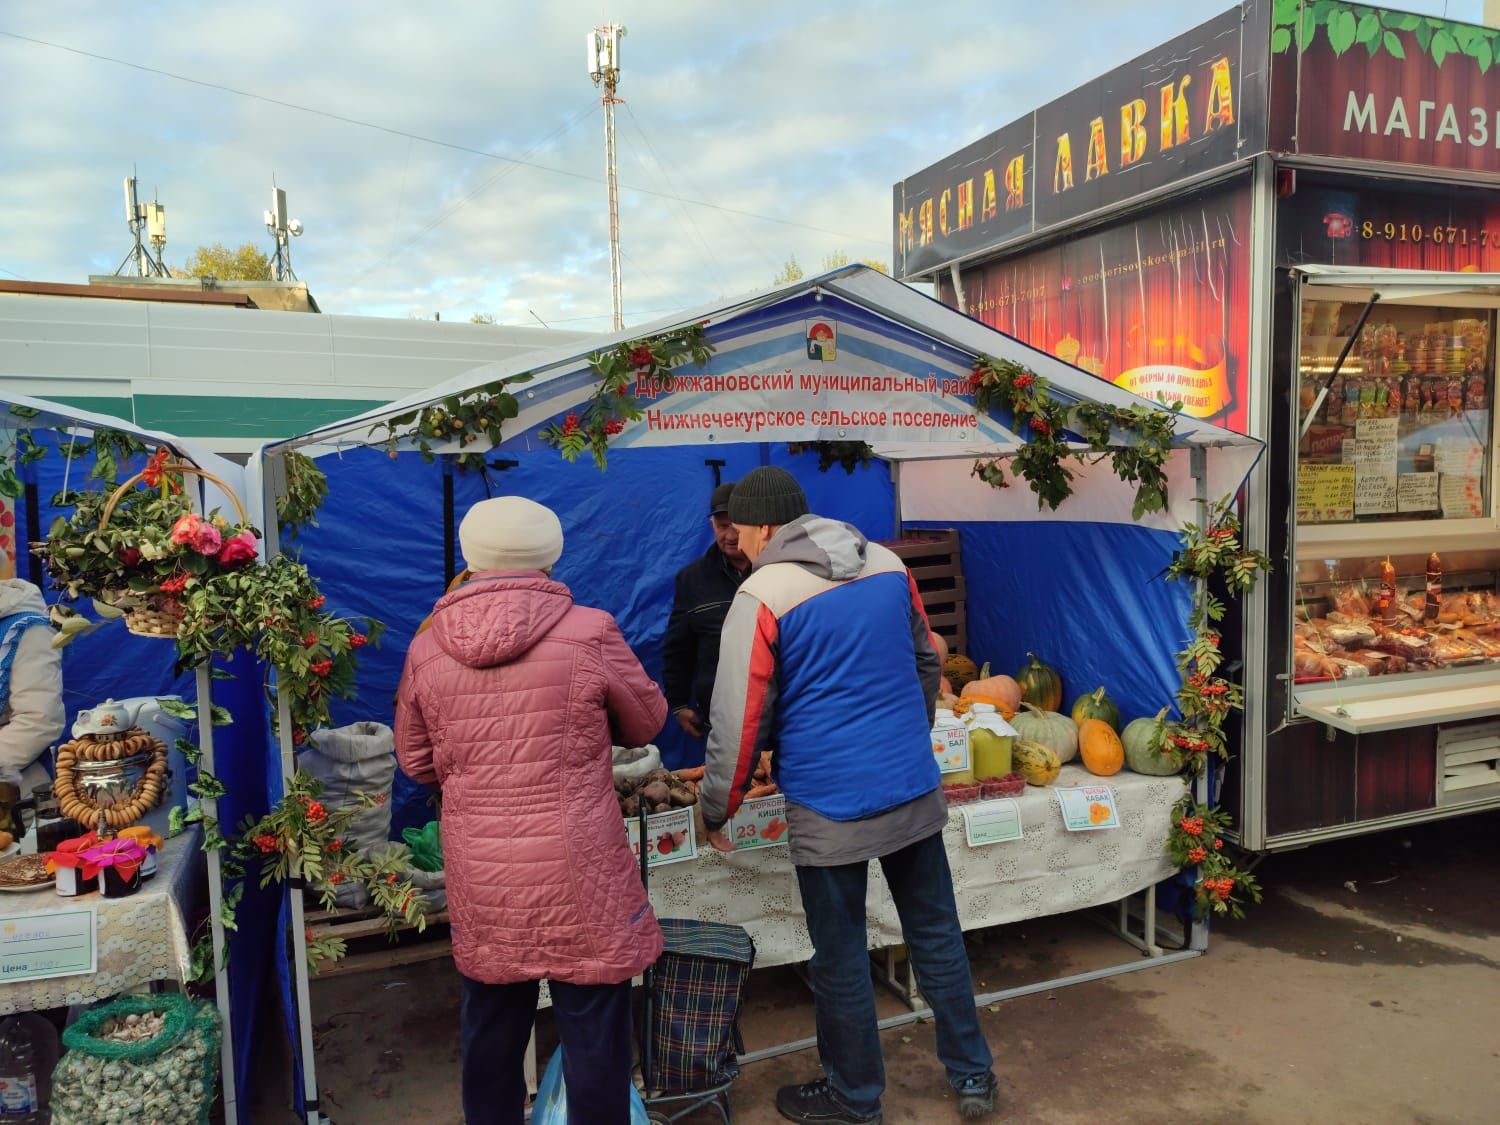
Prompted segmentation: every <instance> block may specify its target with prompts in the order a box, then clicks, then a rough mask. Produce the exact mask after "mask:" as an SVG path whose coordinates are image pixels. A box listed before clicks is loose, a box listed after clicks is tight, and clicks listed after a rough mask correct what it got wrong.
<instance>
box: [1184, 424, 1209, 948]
mask: <svg viewBox="0 0 1500 1125" xmlns="http://www.w3.org/2000/svg"><path fill="white" fill-rule="evenodd" d="M1192 470H1193V484H1194V486H1195V488H1196V490H1197V501H1198V526H1199V527H1207V526H1208V514H1209V507H1208V505H1209V500H1208V450H1206V449H1204V448H1202V447H1201V446H1194V447H1193V452H1192ZM1193 598H1194V600H1195V601H1196V603H1197V604H1198V605H1199V606H1202V605H1205V604H1206V600H1207V598H1208V579H1207V578H1201V577H1200V578H1199V579H1198V581H1197V582H1195V583H1194V584H1193ZM1209 769H1210V767H1209V765H1208V764H1207V763H1205V764H1204V768H1203V769H1202V770H1201V771H1200V772H1199V774H1198V776H1197V777H1195V778H1193V800H1195V801H1197V802H1198V803H1199V804H1200V805H1203V804H1207V803H1208V797H1209V793H1208V771H1209ZM1188 949H1190V950H1191V951H1193V952H1194V953H1206V952H1207V951H1208V919H1207V918H1204V919H1203V920H1202V921H1201V922H1196V923H1195V922H1189V923H1188Z"/></svg>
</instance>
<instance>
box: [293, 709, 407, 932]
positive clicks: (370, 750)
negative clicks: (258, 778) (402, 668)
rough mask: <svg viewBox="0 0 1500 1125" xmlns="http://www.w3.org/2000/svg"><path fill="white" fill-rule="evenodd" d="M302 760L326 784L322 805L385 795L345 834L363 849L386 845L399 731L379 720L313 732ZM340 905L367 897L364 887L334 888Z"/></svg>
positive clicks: (343, 805) (355, 904)
mask: <svg viewBox="0 0 1500 1125" xmlns="http://www.w3.org/2000/svg"><path fill="white" fill-rule="evenodd" d="M308 741H309V742H310V744H311V748H310V749H308V750H304V751H303V752H302V754H301V755H300V757H299V758H298V765H300V766H301V767H302V768H303V769H305V770H307V772H308V773H310V774H312V775H313V776H314V777H316V778H317V779H318V780H319V781H321V782H322V783H323V796H322V798H321V800H322V802H323V806H324V807H325V808H326V809H328V810H329V811H330V812H332V811H333V810H335V809H342V808H347V807H348V806H350V805H358V804H359V795H360V794H361V793H364V794H367V795H369V796H371V797H375V796H379V795H382V794H383V795H384V796H385V798H386V800H385V803H384V804H380V805H377V806H375V807H374V808H370V809H365V810H363V811H362V812H360V813H359V815H357V816H356V817H355V818H354V820H353V821H352V822H351V823H350V825H349V832H348V834H347V839H348V842H349V843H350V845H352V846H353V847H354V848H355V849H357V850H358V851H360V852H361V853H363V854H366V855H368V854H370V853H372V852H374V851H377V850H378V849H380V848H384V847H386V846H387V845H388V844H389V842H390V834H391V804H390V796H391V785H392V783H393V782H394V781H395V778H396V745H395V734H394V733H393V732H392V731H391V728H390V727H388V726H385V725H383V724H381V723H354V724H352V725H351V726H347V727H338V728H337V729H334V730H316V731H313V733H312V736H311V738H309V740H308ZM335 894H336V898H337V901H338V904H339V905H340V906H348V907H359V906H364V905H365V903H366V902H368V901H369V894H368V893H367V892H366V890H365V888H364V887H362V886H359V885H357V884H345V885H344V886H341V887H338V888H336V889H335Z"/></svg>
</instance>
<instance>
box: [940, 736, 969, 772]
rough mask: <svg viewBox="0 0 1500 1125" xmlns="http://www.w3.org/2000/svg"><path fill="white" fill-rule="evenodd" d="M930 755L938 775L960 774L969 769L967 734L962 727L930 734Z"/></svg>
mask: <svg viewBox="0 0 1500 1125" xmlns="http://www.w3.org/2000/svg"><path fill="white" fill-rule="evenodd" d="M932 754H933V757H935V758H936V759H937V764H938V772H939V773H960V772H962V771H963V770H966V769H968V768H969V732H968V731H966V730H964V728H963V727H954V728H953V729H952V730H947V729H941V730H935V731H933V732H932Z"/></svg>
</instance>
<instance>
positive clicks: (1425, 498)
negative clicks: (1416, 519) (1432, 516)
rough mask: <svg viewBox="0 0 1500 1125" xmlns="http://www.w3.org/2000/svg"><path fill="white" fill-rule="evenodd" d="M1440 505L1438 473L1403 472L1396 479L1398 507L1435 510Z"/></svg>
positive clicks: (1405, 509)
mask: <svg viewBox="0 0 1500 1125" xmlns="http://www.w3.org/2000/svg"><path fill="white" fill-rule="evenodd" d="M1437 506H1438V474H1437V473H1402V474H1401V475H1400V476H1399V477H1398V478H1397V480H1396V509H1397V510H1398V511H1402V512H1434V511H1436V510H1437Z"/></svg>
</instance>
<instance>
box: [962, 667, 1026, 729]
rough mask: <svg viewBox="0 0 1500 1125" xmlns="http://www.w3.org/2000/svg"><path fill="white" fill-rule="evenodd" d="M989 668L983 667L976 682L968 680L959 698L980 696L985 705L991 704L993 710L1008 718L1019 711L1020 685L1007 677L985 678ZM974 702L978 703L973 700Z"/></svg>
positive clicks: (976, 700)
mask: <svg viewBox="0 0 1500 1125" xmlns="http://www.w3.org/2000/svg"><path fill="white" fill-rule="evenodd" d="M989 670H990V666H989V665H988V664H986V665H985V666H984V669H983V672H982V673H981V676H980V678H979V679H977V680H970V681H969V682H968V683H967V684H965V685H964V686H963V690H962V691H960V692H959V698H961V699H965V698H972V697H975V696H982V697H983V701H984V702H985V703H993V704H994V705H995V710H997V711H999V712H1000V713H1001V714H1003V715H1005V716H1006V717H1007V718H1009V717H1010V716H1011V715H1014V714H1015V713H1016V712H1017V711H1019V710H1020V709H1021V685H1020V684H1018V683H1016V681H1015V680H1013V679H1011V678H1010V677H1009V676H986V675H984V674H983V673H984V672H988V671H989ZM975 702H979V700H978V699H975Z"/></svg>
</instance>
